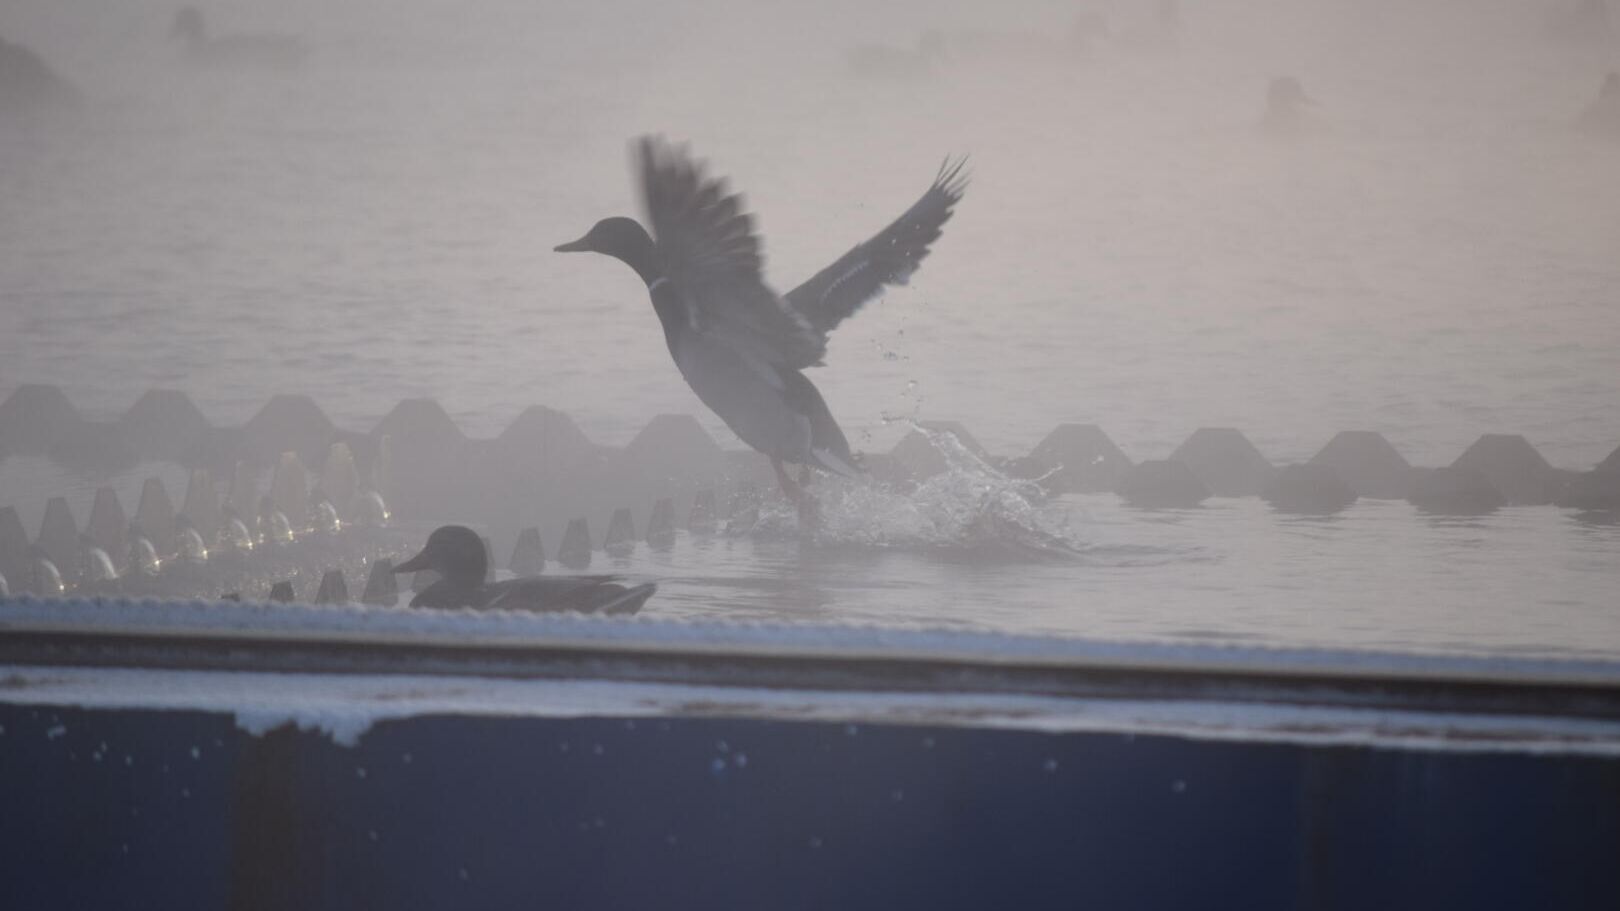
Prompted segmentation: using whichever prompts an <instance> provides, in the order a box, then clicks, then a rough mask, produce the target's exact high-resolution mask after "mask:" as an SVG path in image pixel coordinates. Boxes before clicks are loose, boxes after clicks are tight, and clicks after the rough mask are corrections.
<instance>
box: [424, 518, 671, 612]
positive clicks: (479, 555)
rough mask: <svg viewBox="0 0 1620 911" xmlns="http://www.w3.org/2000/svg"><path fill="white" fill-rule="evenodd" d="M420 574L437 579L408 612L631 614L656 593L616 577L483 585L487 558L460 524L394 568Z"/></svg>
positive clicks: (436, 533)
mask: <svg viewBox="0 0 1620 911" xmlns="http://www.w3.org/2000/svg"><path fill="white" fill-rule="evenodd" d="M422 570H432V571H434V572H436V573H438V574H439V576H440V578H439V580H438V581H436V582H434V583H433V584H432V585H429V586H428V587H427V588H425V589H423V590H422V591H421V592H419V593H418V594H417V596H416V597H415V598H413V599H411V607H476V608H487V609H490V610H527V611H545V612H553V611H579V612H581V613H588V614H596V613H603V614H633V613H635V612H636V611H638V610H641V605H642V604H644V603H646V601H647V599H648V598H650V597H652V594H653V592H655V591H657V590H658V586H656V585H654V584H651V583H647V584H644V585H636V586H632V587H628V588H627V587H625V586H623V585H619V584H618V583H617V582H616V578H617V577H615V576H550V577H547V576H532V577H528V578H523V579H508V580H505V581H502V582H489V583H486V582H485V581H484V578H485V574H486V573H487V572H488V571H489V554H488V552H487V551H485V549H484V541H483V539H482V538H480V537H478V533H477V532H475V531H473V530H472V529H470V528H467V527H466V526H464V525H444V526H441V527H439V528H437V529H435V530H434V532H433V534H431V535H428V539H427V544H426V545H425V546H424V547H423V548H422V552H421V553H419V554H417V555H416V556H414V557H412V558H410V559H409V560H406V561H405V562H404V563H401V564H399V565H398V566H396V567H394V572H396V573H414V572H420V571H422Z"/></svg>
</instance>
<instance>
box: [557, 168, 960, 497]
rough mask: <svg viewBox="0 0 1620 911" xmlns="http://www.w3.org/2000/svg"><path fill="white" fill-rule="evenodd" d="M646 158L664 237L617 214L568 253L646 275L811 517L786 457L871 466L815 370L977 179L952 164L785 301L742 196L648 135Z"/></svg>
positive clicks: (730, 414)
mask: <svg viewBox="0 0 1620 911" xmlns="http://www.w3.org/2000/svg"><path fill="white" fill-rule="evenodd" d="M636 159H637V161H636V166H637V170H638V171H639V173H640V178H641V191H642V200H643V202H644V203H645V205H646V209H647V218H648V221H649V223H650V224H651V227H652V233H651V234H650V235H649V234H648V232H647V230H646V229H645V228H643V227H642V226H641V224H640V223H639V222H637V221H636V220H635V219H632V218H625V217H614V218H605V219H603V220H601V221H599V222H597V223H596V225H595V226H594V227H592V228H591V230H590V232H589V233H587V234H586V235H585V236H584V237H581V238H580V239H579V240H576V241H573V242H572V243H566V244H562V245H561V246H558V247H557V248H556V250H557V251H558V252H561V253H573V252H582V251H590V252H595V253H605V254H607V255H608V256H612V257H615V258H617V259H620V260H623V261H624V262H625V264H627V265H628V266H630V268H632V269H634V270H635V271H636V274H637V275H639V276H640V277H641V280H642V281H644V282H646V284H647V291H648V293H649V294H650V296H651V297H652V304H653V310H654V311H655V312H656V313H657V314H658V320H659V322H660V323H662V324H663V327H664V341H665V342H666V343H667V344H668V345H669V353H670V355H671V356H673V357H674V359H675V366H676V367H677V368H679V369H680V371H681V376H683V377H685V378H686V382H687V384H688V385H690V386H691V387H692V391H693V392H695V393H697V396H698V398H700V399H702V400H703V403H704V404H705V405H707V406H709V408H711V409H713V411H714V413H715V414H717V415H719V416H720V419H721V420H723V421H725V422H726V426H728V427H730V428H731V430H732V432H733V433H735V434H737V436H738V438H740V439H741V440H742V441H743V442H744V443H747V444H748V445H749V446H751V447H753V448H754V449H756V450H758V451H759V452H761V453H763V454H765V455H766V456H768V457H769V458H770V460H771V465H772V467H773V468H774V469H775V471H776V479H777V481H778V483H780V484H781V485H782V491H783V493H785V494H786V495H787V496H788V498H789V499H790V500H792V501H793V502H794V504H795V505H796V506H797V507H798V508H799V509H800V512H801V515H802V514H803V512H804V509H805V508H806V506H807V502H806V500H805V498H804V494H803V491H802V490H801V489H800V487H799V485H798V484H796V483H794V482H793V481H792V479H790V478H789V477H788V475H787V472H786V470H785V469H784V467H783V463H785V462H792V463H796V464H799V465H806V466H812V467H815V468H820V469H823V470H825V471H830V472H833V473H835V474H840V475H845V476H853V475H855V474H857V473H858V469H857V468H856V467H855V458H854V456H853V455H852V454H851V453H850V451H849V442H848V441H847V440H846V439H845V438H844V432H843V431H842V430H840V429H839V428H838V422H837V421H835V420H833V416H832V412H830V411H829V410H828V409H827V403H826V402H825V401H824V400H823V399H822V397H821V393H820V392H819V391H818V390H817V389H816V387H815V385H814V384H812V383H811V382H810V380H809V379H807V378H806V377H805V375H804V373H803V372H802V371H803V370H804V368H806V367H814V366H817V365H819V364H821V363H822V357H823V355H825V354H826V351H827V333H829V332H831V331H832V329H833V327H835V326H837V325H838V324H839V323H840V322H842V321H843V320H844V318H845V317H848V316H849V315H850V314H852V313H854V312H855V311H856V310H859V309H860V308H861V306H862V305H864V304H865V303H866V302H867V301H870V300H871V299H872V298H874V297H877V296H878V294H879V293H881V292H882V290H883V289H884V288H885V287H887V286H889V285H903V284H905V283H906V282H907V280H908V279H910V277H911V274H912V273H913V272H915V271H916V270H917V266H918V264H919V263H920V262H922V260H923V258H924V257H926V256H927V255H928V247H929V244H932V243H933V242H934V241H935V240H937V239H938V238H939V235H940V231H941V229H942V227H943V226H944V224H945V222H946V221H948V220H949V219H950V217H951V211H952V208H953V207H954V206H955V205H956V203H957V202H958V201H959V200H961V198H962V192H963V190H964V189H966V187H967V177H966V176H965V175H964V174H963V173H962V165H963V164H964V162H962V161H957V162H954V163H953V162H951V161H949V160H947V161H946V162H945V164H944V165H943V166H941V168H940V171H939V174H938V175H937V176H936V177H935V178H934V182H933V184H932V185H931V186H929V188H928V190H927V192H925V193H923V195H922V198H921V199H918V200H917V202H916V203H914V204H913V205H912V206H911V208H909V209H907V210H906V211H905V213H904V214H903V215H901V216H900V217H899V218H898V219H896V220H895V221H894V223H892V224H890V225H889V226H888V227H887V228H884V229H883V230H882V231H880V232H878V233H877V235H876V236H874V237H872V238H871V239H870V240H868V241H866V242H865V243H862V244H859V245H857V246H856V247H855V248H854V249H852V250H850V251H849V252H848V253H845V254H844V255H843V256H842V257H839V259H838V260H837V261H835V262H834V263H833V264H832V265H830V266H828V267H827V268H825V269H822V270H821V271H820V272H818V273H816V274H815V275H813V276H811V277H810V279H809V280H808V281H806V282H805V283H804V284H802V285H800V286H799V287H797V288H794V289H793V290H792V291H789V292H788V293H787V294H786V295H785V296H784V295H779V294H777V293H776V292H775V291H773V290H771V288H770V287H769V286H768V285H766V284H765V278H764V275H763V274H762V266H763V263H764V256H763V254H762V253H761V250H760V241H759V238H758V237H757V236H756V235H755V234H754V228H753V219H752V217H751V216H749V215H748V213H747V212H745V211H743V200H742V196H741V195H740V194H735V193H732V192H730V190H729V189H728V188H727V186H726V183H725V181H724V180H723V179H720V178H711V177H709V176H707V175H706V174H705V173H704V169H703V165H702V163H701V162H698V161H694V160H693V159H692V157H691V156H690V154H689V153H688V152H687V150H686V149H685V148H684V147H681V146H672V145H670V144H668V143H666V142H664V141H663V140H662V139H659V138H655V137H647V138H643V139H642V140H641V141H640V143H639V144H638V146H637V152H636Z"/></svg>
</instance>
